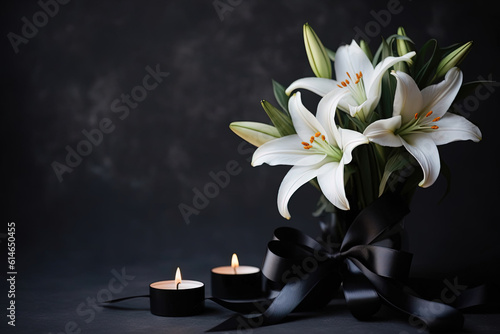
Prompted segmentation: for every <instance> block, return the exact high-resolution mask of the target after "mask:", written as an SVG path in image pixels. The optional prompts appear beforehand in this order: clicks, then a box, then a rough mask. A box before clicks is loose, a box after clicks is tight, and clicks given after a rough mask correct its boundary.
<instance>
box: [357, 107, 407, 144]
mask: <svg viewBox="0 0 500 334" xmlns="http://www.w3.org/2000/svg"><path fill="white" fill-rule="evenodd" d="M400 127H401V116H400V115H398V116H393V117H391V118H386V119H381V120H378V121H375V122H373V123H372V124H370V125H368V126H367V127H366V129H365V131H364V132H363V134H364V135H365V136H366V137H368V139H369V140H370V141H372V142H374V143H377V144H379V145H382V146H389V147H399V146H401V145H402V144H403V143H402V141H401V137H400V136H398V135H395V134H394V131H396V130H397V129H399V128H400Z"/></svg>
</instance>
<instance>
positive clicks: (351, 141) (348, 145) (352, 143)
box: [338, 128, 369, 165]
mask: <svg viewBox="0 0 500 334" xmlns="http://www.w3.org/2000/svg"><path fill="white" fill-rule="evenodd" d="M338 131H339V133H340V138H341V139H340V141H339V148H340V149H341V150H342V152H343V154H342V160H341V161H342V163H343V164H346V165H347V164H348V163H350V162H351V160H352V151H353V150H354V149H355V148H356V147H358V146H359V145H363V144H368V142H369V141H368V138H366V136H365V135H364V134H362V133H359V132H357V131H353V130H348V129H342V128H339V129H338Z"/></svg>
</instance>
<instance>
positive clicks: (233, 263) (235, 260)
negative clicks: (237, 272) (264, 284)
mask: <svg viewBox="0 0 500 334" xmlns="http://www.w3.org/2000/svg"><path fill="white" fill-rule="evenodd" d="M239 266H240V263H239V262H238V257H237V256H236V253H234V254H233V257H232V258H231V267H233V268H238V267H239Z"/></svg>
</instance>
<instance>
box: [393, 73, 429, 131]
mask: <svg viewBox="0 0 500 334" xmlns="http://www.w3.org/2000/svg"><path fill="white" fill-rule="evenodd" d="M391 74H392V75H393V76H394V77H395V78H396V80H397V85H396V93H395V96H394V108H393V112H392V116H397V115H401V117H402V121H403V123H407V122H410V121H412V119H413V118H414V117H415V114H417V113H419V112H420V111H422V107H423V105H422V104H423V98H422V93H421V92H420V89H419V88H418V86H417V84H416V83H415V80H413V78H412V77H411V76H409V75H408V74H406V73H405V72H400V71H397V72H395V71H393V72H392V73H391Z"/></svg>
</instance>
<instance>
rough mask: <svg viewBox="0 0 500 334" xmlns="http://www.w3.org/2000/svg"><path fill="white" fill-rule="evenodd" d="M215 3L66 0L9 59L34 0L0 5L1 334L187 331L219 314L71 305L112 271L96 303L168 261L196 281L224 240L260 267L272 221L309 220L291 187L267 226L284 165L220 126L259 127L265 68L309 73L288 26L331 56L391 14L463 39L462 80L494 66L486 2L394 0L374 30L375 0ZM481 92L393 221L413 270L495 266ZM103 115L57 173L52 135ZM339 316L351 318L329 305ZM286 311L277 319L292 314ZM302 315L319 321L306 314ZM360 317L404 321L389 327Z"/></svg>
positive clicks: (494, 168)
mask: <svg viewBox="0 0 500 334" xmlns="http://www.w3.org/2000/svg"><path fill="white" fill-rule="evenodd" d="M224 3H228V1H224ZM232 3H233V4H234V5H232V7H231V8H232V10H231V11H227V12H225V13H224V14H223V16H222V18H223V19H221V18H220V16H219V14H218V13H217V11H216V9H215V8H214V5H213V2H212V1H194V0H191V1H182V2H181V1H175V2H174V1H119V2H118V1H116V2H115V1H113V2H97V1H92V2H90V1H88V2H83V1H70V2H69V3H68V4H66V5H60V8H59V12H58V13H57V14H56V15H54V17H51V18H50V19H49V20H48V22H47V24H46V25H44V26H43V27H40V28H39V31H38V33H37V34H36V36H34V37H33V38H31V39H29V42H28V43H27V44H21V45H19V52H18V53H17V54H16V53H15V52H14V50H13V48H12V46H11V44H10V42H9V40H8V38H7V34H8V33H9V32H13V33H16V34H19V35H20V34H21V29H22V26H23V21H22V18H23V17H27V18H28V19H29V20H30V21H31V22H32V17H33V14H35V13H36V12H38V11H40V10H41V8H40V6H39V5H38V4H37V3H36V2H35V1H9V2H8V3H7V4H4V8H3V11H2V19H1V26H2V36H4V37H2V38H3V43H2V47H3V50H2V55H3V65H2V67H1V73H0V77H1V82H2V100H1V103H2V111H3V115H4V121H3V122H2V125H3V131H2V134H3V136H4V139H3V154H2V159H3V168H4V172H3V175H4V185H5V186H4V187H3V192H4V194H5V196H6V205H5V207H6V209H5V211H4V215H3V218H2V219H3V223H2V224H3V227H2V229H1V230H0V232H1V233H4V232H5V230H6V224H7V222H8V221H15V222H16V227H17V230H16V238H17V242H16V251H17V252H16V257H17V271H18V277H17V289H18V290H17V291H18V294H17V297H16V298H17V303H18V313H17V315H18V318H17V321H18V326H17V327H16V329H18V330H19V332H27V331H34V329H35V328H37V329H38V330H37V332H39V331H41V330H43V331H44V332H50V331H52V332H59V331H62V330H63V329H64V326H65V324H67V323H68V322H69V321H73V320H74V321H76V323H78V324H79V326H80V329H82V331H83V332H85V331H87V332H98V331H99V330H102V331H103V332H114V331H116V332H125V331H127V330H128V331H130V332H141V331H142V332H154V331H155V330H158V331H159V330H161V329H162V328H164V326H173V327H172V328H176V330H178V332H180V333H183V332H188V329H187V328H188V327H189V328H191V332H193V333H196V332H200V331H202V330H204V329H207V328H210V327H211V326H214V325H216V324H217V323H218V322H219V321H220V320H222V319H224V318H225V317H227V316H228V315H230V314H231V313H230V312H227V311H224V310H222V309H220V308H217V307H213V306H212V308H211V309H210V310H211V313H210V312H209V313H208V315H204V316H202V317H200V318H193V319H187V320H186V319H184V320H179V319H169V320H166V319H161V320H158V319H157V318H156V317H153V316H150V315H149V314H148V313H147V312H146V311H142V312H139V313H138V315H134V314H133V313H131V312H125V317H126V319H128V320H127V321H124V320H123V319H121V318H120V316H122V314H121V313H119V312H118V311H117V312H118V313H113V312H110V310H106V311H103V312H104V313H102V312H100V313H98V316H97V317H96V320H95V321H92V322H90V323H89V324H87V323H86V322H84V321H82V320H83V318H82V317H80V316H79V315H77V314H76V313H75V309H76V307H77V306H78V305H79V304H80V303H81V302H82V301H85V299H86V298H87V297H89V296H94V297H95V296H96V294H97V293H98V292H99V291H101V289H103V288H105V287H106V285H107V284H108V281H109V280H110V278H112V277H113V276H112V274H111V273H110V272H111V270H112V269H116V270H120V269H121V268H126V271H127V273H130V275H132V276H134V277H135V279H134V280H133V281H132V282H131V283H130V285H128V286H127V287H126V288H125V289H124V291H123V293H121V294H118V295H116V296H115V295H114V296H113V297H121V296H125V295H130V294H134V293H144V292H147V284H148V283H149V282H151V281H155V280H160V279H171V278H172V277H173V274H174V271H175V267H177V266H180V267H181V269H182V270H183V272H184V277H185V278H187V279H197V280H202V281H204V282H205V283H207V284H209V270H210V268H212V267H214V266H218V265H225V264H226V263H228V262H229V259H230V256H231V254H232V253H233V252H236V253H238V255H239V256H240V263H242V264H251V265H256V266H260V264H261V261H262V258H263V256H264V253H265V246H266V243H267V241H268V240H269V239H270V237H271V234H272V231H273V229H274V228H275V227H278V226H282V225H289V226H293V227H297V228H300V229H302V230H304V231H306V232H308V233H311V234H313V235H314V234H317V233H318V232H319V230H318V226H317V223H316V220H315V219H314V218H312V217H311V212H312V211H313V210H314V207H315V204H316V200H317V198H318V193H317V192H316V191H315V190H314V189H313V188H312V187H310V186H307V185H306V186H304V187H303V188H301V189H300V190H299V191H298V192H297V193H296V194H295V195H294V197H293V198H292V200H291V202H290V208H291V213H292V220H291V221H289V222H288V221H286V220H284V219H283V218H282V217H281V216H280V215H279V213H278V211H277V208H276V194H277V190H278V187H279V184H280V182H281V180H282V177H283V176H284V175H285V173H286V171H287V169H288V167H269V166H262V167H258V168H252V167H251V166H250V164H249V162H248V159H249V158H250V157H251V152H252V151H251V150H250V146H249V145H246V146H242V147H240V148H241V149H240V150H239V149H238V147H239V145H240V144H241V143H242V140H240V139H239V138H238V137H237V136H236V135H234V134H233V133H232V132H231V131H230V130H229V128H228V125H229V123H230V122H232V121H237V120H255V121H265V122H267V119H266V116H265V113H264V112H263V110H262V109H261V107H260V104H259V101H260V100H261V99H267V100H269V101H272V102H273V103H274V98H273V94H272V85H271V79H275V80H277V81H279V82H281V83H282V84H283V85H285V86H286V85H288V84H289V83H291V82H292V81H293V80H295V79H297V78H300V77H304V76H311V75H312V72H311V70H310V68H309V65H308V62H307V57H306V54H305V51H304V48H303V40H302V25H303V24H304V23H305V22H309V23H310V24H311V25H312V26H313V28H314V29H315V30H316V32H317V33H318V35H319V36H320V38H321V39H322V40H323V42H324V44H325V45H326V46H327V47H330V48H331V49H334V50H335V49H336V48H337V47H338V46H339V45H341V44H343V43H349V42H350V41H351V39H352V38H353V37H354V35H355V34H356V29H358V30H362V31H365V29H366V28H367V27H368V28H369V29H372V30H368V34H369V35H370V36H371V37H372V38H371V41H370V44H369V45H370V47H371V48H372V50H373V51H375V48H376V47H377V46H378V44H379V41H380V37H381V36H385V37H387V36H389V35H391V34H393V33H395V32H396V29H397V27H398V26H400V25H403V26H404V27H405V29H406V31H407V33H408V35H409V36H410V37H411V38H412V39H413V40H414V41H415V42H416V43H417V45H418V46H421V45H422V44H423V43H424V42H425V41H426V40H428V39H430V38H436V39H438V41H439V43H440V45H441V46H447V45H450V44H453V43H457V42H466V41H469V40H473V41H474V46H473V48H472V51H471V53H470V54H469V56H468V58H467V60H466V61H465V62H464V63H463V64H462V65H461V68H462V70H463V71H464V78H465V81H474V80H477V79H478V78H479V77H483V78H493V79H497V80H498V77H499V76H498V75H499V66H498V53H499V51H500V41H499V29H498V22H499V21H498V19H499V17H498V11H497V10H495V9H494V8H493V4H494V2H493V1H491V2H486V1H470V2H469V1H462V2H459V3H457V2H456V1H410V0H401V1H400V6H399V7H398V8H402V9H401V12H400V13H398V14H394V15H392V16H391V17H390V19H389V20H388V21H387V24H386V23H385V22H383V24H380V23H378V22H377V21H376V19H375V16H376V15H374V14H373V13H380V11H381V10H386V9H387V4H388V1H361V0H352V1H273V2H271V1H246V0H242V1H233V2H232ZM374 27H379V28H380V34H375V32H374V30H373V29H374ZM157 64H158V66H159V68H160V69H161V71H164V72H168V73H169V76H168V77H166V78H164V80H163V82H162V83H160V84H159V85H158V87H157V88H156V89H154V90H152V91H149V92H148V96H147V97H146V98H145V99H144V101H142V102H140V103H139V105H138V106H137V107H136V108H135V109H131V110H130V115H129V116H128V117H126V118H125V119H123V120H121V119H119V117H118V116H119V115H120V114H117V113H114V112H112V110H111V103H112V101H113V100H115V99H116V98H119V97H120V95H121V94H130V92H131V90H132V89H133V88H134V87H135V86H137V85H140V84H142V79H143V77H144V76H145V75H146V74H147V72H146V70H145V68H146V67H147V66H150V67H152V68H155V67H156V66H157ZM491 89H493V90H495V92H494V93H493V94H492V95H491V96H489V97H487V98H484V99H475V100H474V101H476V102H478V104H477V105H472V104H470V105H466V106H465V108H466V110H469V111H470V116H469V117H468V118H469V119H470V120H471V121H473V122H475V123H476V124H478V126H479V127H480V129H481V130H482V133H483V140H482V142H480V143H472V142H461V143H452V144H450V145H447V146H443V147H440V152H441V155H442V157H443V158H444V160H445V161H446V162H447V163H448V164H449V166H450V168H451V171H452V178H453V180H452V191H451V193H450V194H449V195H448V197H446V199H445V200H444V201H443V202H442V203H441V204H439V205H438V201H439V199H440V198H441V196H442V194H443V193H444V191H445V188H446V182H445V181H444V180H443V179H442V178H440V179H439V180H438V182H437V183H436V184H435V185H434V186H432V187H431V188H428V189H419V190H418V191H417V193H416V196H415V198H414V201H413V203H412V207H411V209H412V212H411V214H410V215H409V216H408V217H407V218H406V221H405V223H406V232H407V242H408V249H409V250H410V251H411V252H413V253H414V262H413V267H412V274H413V275H414V276H425V277H437V276H440V275H448V276H450V277H454V276H457V275H458V278H459V281H460V282H465V283H466V284H472V283H473V282H478V281H481V280H483V279H485V278H495V277H498V276H499V275H498V270H497V269H496V268H495V267H494V265H497V264H498V263H499V260H500V246H499V244H498V241H497V238H498V235H499V232H500V224H499V222H498V218H497V217H496V215H495V210H496V209H497V206H498V203H499V200H500V196H499V193H498V187H499V186H500V182H499V173H498V167H499V165H498V159H497V157H496V156H497V154H498V152H499V150H498V146H497V145H498V138H497V137H496V136H497V134H498V129H497V124H499V123H500V114H499V112H498V102H499V98H498V90H499V87H498V86H494V87H492V88H491ZM482 92H487V91H486V90H483V91H482ZM310 98H311V101H313V98H312V96H311V97H310ZM471 101H472V100H471ZM311 109H313V108H311ZM103 118H109V119H111V121H112V122H113V124H114V125H115V129H114V131H112V132H111V133H109V134H105V135H104V137H103V140H102V142H101V144H100V145H98V146H97V147H96V146H94V147H93V151H92V153H91V154H89V155H88V156H87V157H84V158H83V161H82V163H81V164H80V165H79V166H77V167H76V168H74V170H73V172H71V173H66V174H64V175H63V182H59V181H58V179H57V177H56V175H55V173H54V171H53V169H52V167H51V163H52V162H53V161H58V162H61V163H63V162H64V159H65V156H66V150H65V147H66V146H67V145H69V146H71V147H72V148H76V145H77V144H78V142H80V141H81V140H82V139H85V137H84V136H83V134H82V131H83V130H87V131H90V130H92V129H95V128H97V127H98V124H99V122H100V120H102V119H103ZM230 161H233V164H237V166H238V167H239V169H238V171H239V173H238V174H237V175H234V176H231V178H230V182H229V184H228V185H227V186H226V187H224V188H222V189H220V190H219V192H218V195H217V196H215V197H214V198H212V199H210V200H209V203H208V205H207V206H206V207H205V208H203V209H202V210H200V212H199V214H197V215H192V216H191V217H190V223H189V224H186V222H185V221H184V219H183V217H182V215H181V214H180V211H179V208H178V206H179V204H181V203H185V204H187V205H191V206H192V201H193V197H194V189H195V188H196V189H201V190H202V189H203V188H204V187H205V186H206V185H207V184H208V183H210V182H212V179H211V177H210V173H211V172H212V173H218V172H220V171H223V170H225V168H226V165H227V164H228V163H229V162H230ZM0 240H1V241H2V244H1V245H2V247H1V249H2V252H3V253H4V254H5V253H6V250H5V247H4V246H5V239H0ZM2 259H4V257H3V256H2ZM2 268H5V267H2ZM5 272H6V269H2V270H1V274H2V275H5ZM2 281H4V280H3V279H2ZM2 289H6V287H5V285H2ZM0 293H1V295H2V296H3V295H4V292H3V290H2V291H1V292H0ZM2 299H4V300H6V298H4V297H2ZM342 312H344V313H345V312H346V311H345V310H344V311H342ZM211 314H216V315H217V316H216V317H215V318H212V317H211ZM136 316H137V318H135V320H134V317H136ZM2 318H4V316H2ZM323 318H324V319H330V318H331V317H330V316H325V317H323ZM323 318H322V319H323ZM152 319H154V320H152ZM474 319H476V318H474ZM160 321H164V322H160ZM168 321H170V322H168ZM324 321H326V320H324ZM329 321H330V323H329V324H330V325H331V326H335V322H334V320H331V319H330V320H329ZM342 321H343V322H342ZM342 321H341V323H342V324H344V325H346V326H350V325H352V324H356V323H357V322H356V321H355V320H353V319H352V317H350V315H348V314H347V313H345V317H344V320H342ZM481 321H482V320H481ZM115 322H118V323H119V325H116V324H115V325H112V324H113V323H115ZM149 322H152V325H149ZM389 322H390V321H389ZM294 323H295V324H294ZM294 323H292V324H288V327H286V325H285V328H288V329H286V330H287V331H290V330H291V329H293V328H294V326H297V323H298V324H300V323H301V321H300V320H299V321H297V322H294ZM306 323H309V324H311V322H306ZM313 323H315V324H316V325H317V326H319V327H318V328H319V329H320V328H322V327H321V323H322V322H321V321H320V322H313ZM479 323H480V322H479ZM4 324H5V319H4V320H2V326H3V325H4ZM189 324H191V325H189ZM325 324H326V323H325ZM290 325H291V326H290ZM330 325H329V326H330ZM357 325H358V326H365V327H359V328H358V331H354V332H353V333H355V332H364V331H365V330H367V328H371V327H370V326H371V325H370V324H364V325H362V324H361V323H360V324H357ZM372 325H373V324H372ZM114 326H121V327H114ZM197 326H198V327H197ZM373 326H375V325H373ZM377 326H378V327H377ZM384 326H387V327H384ZM398 326H400V327H398ZM23 327H24V330H23ZM118 328H119V329H118ZM193 328H194V329H193ZM373 328H380V330H382V331H385V332H387V331H388V330H389V332H395V333H396V332H398V331H402V332H404V331H408V332H414V331H416V329H415V328H413V327H411V326H409V325H408V324H407V323H405V321H401V322H400V323H399V324H398V325H397V326H396V327H391V325H389V324H384V323H380V322H378V323H376V327H373ZM384 328H385V329H384ZM478 328H479V327H478ZM10 329H12V328H10ZM319 329H318V330H319ZM476 329H477V328H476ZM274 330H275V331H276V330H277V329H276V328H275V329H274ZM484 330H485V329H484V328H483V332H487V331H484ZM262 331H264V330H262ZM344 332H346V331H344ZM402 332H401V333H402Z"/></svg>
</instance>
